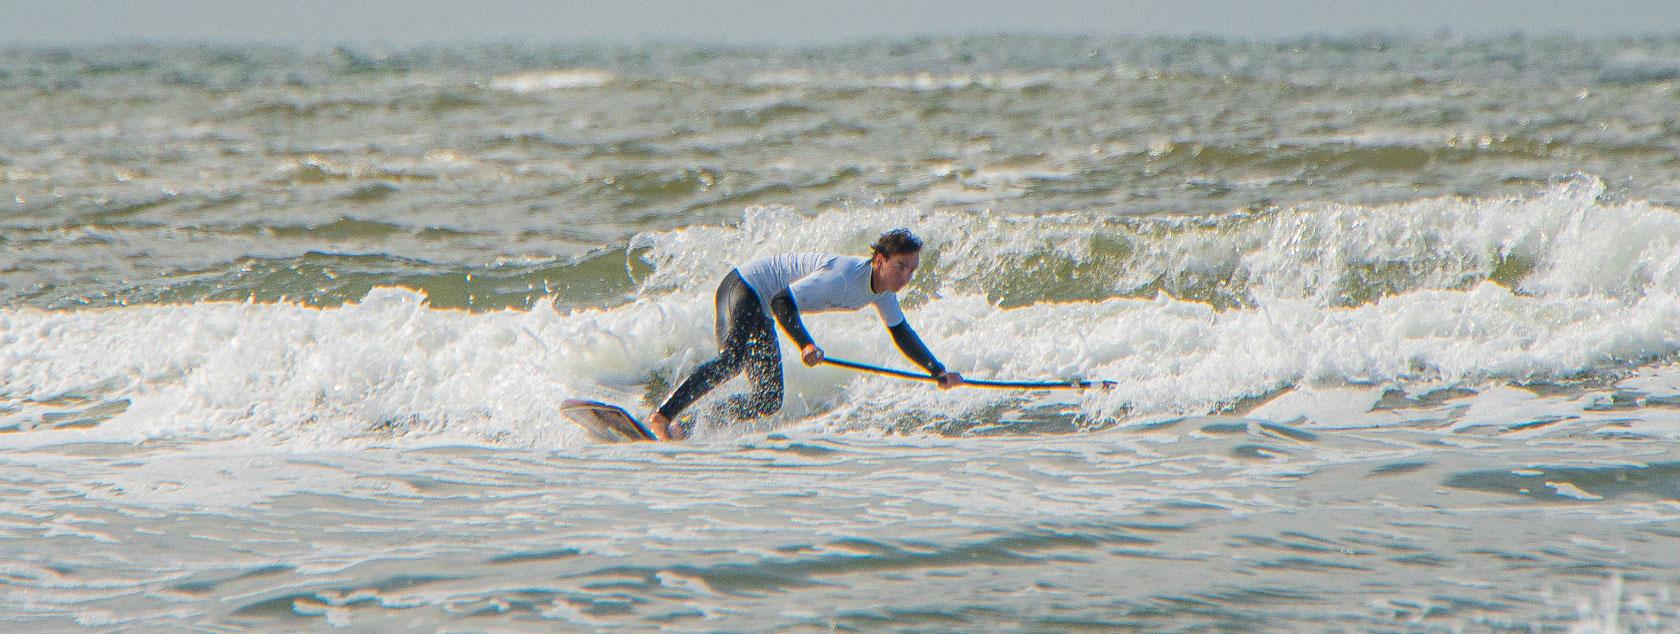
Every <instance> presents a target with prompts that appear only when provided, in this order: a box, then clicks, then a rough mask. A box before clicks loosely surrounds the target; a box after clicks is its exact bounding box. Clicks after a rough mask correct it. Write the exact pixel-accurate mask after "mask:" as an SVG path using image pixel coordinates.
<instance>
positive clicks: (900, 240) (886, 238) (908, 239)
mask: <svg viewBox="0 0 1680 634" xmlns="http://www.w3.org/2000/svg"><path fill="white" fill-rule="evenodd" d="M869 248H870V250H872V251H874V252H875V254H876V255H880V256H885V257H889V258H890V257H892V256H895V255H898V254H900V253H920V252H921V251H922V239H921V238H918V237H916V234H913V233H910V230H909V229H893V230H892V231H888V232H886V233H883V234H881V237H880V239H878V240H876V241H875V244H872V245H869Z"/></svg>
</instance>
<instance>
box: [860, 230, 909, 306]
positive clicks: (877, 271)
mask: <svg viewBox="0 0 1680 634" xmlns="http://www.w3.org/2000/svg"><path fill="white" fill-rule="evenodd" d="M870 249H871V250H873V251H874V252H875V255H874V256H873V257H871V258H870V260H869V268H870V276H869V283H870V287H871V288H873V289H874V290H875V292H877V293H881V292H890V293H897V292H899V291H901V290H903V289H904V287H905V286H907V285H909V284H910V277H911V276H912V275H915V274H916V267H917V266H920V265H921V263H922V240H921V238H917V237H916V236H915V234H912V233H910V230H909V229H893V230H892V231H888V232H886V233H883V234H881V237H880V238H879V239H877V240H876V241H875V244H873V245H870Z"/></svg>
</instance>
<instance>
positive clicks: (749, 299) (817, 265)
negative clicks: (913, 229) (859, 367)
mask: <svg viewBox="0 0 1680 634" xmlns="http://www.w3.org/2000/svg"><path fill="white" fill-rule="evenodd" d="M870 248H871V250H872V251H873V253H872V254H871V255H870V257H867V258H863V257H855V256H843V255H828V254H822V253H788V254H784V255H776V256H770V257H765V258H759V259H757V260H753V261H751V262H748V263H746V264H743V265H741V266H738V267H736V268H735V269H734V270H732V271H730V272H729V275H727V276H725V277H724V278H723V282H722V283H721V284H718V290H717V324H716V332H717V339H718V349H719V353H718V356H717V358H714V359H712V360H710V361H707V362H705V363H702V364H700V367H697V368H695V369H694V373H693V374H690V375H689V376H688V378H687V379H685V380H684V381H683V382H682V383H681V384H680V385H678V386H677V389H676V390H675V391H673V392H672V393H671V396H670V397H668V398H666V399H665V403H664V404H663V405H660V406H659V409H658V410H657V411H655V412H654V413H653V415H652V416H649V417H648V419H647V422H648V428H649V430H650V431H652V432H653V433H654V434H656V435H658V436H659V438H660V439H662V440H673V439H675V440H681V439H683V438H686V437H687V436H688V432H689V431H690V430H688V429H684V428H682V427H680V426H679V427H675V428H674V427H672V425H671V421H673V420H676V418H677V415H679V414H681V413H682V411H683V409H685V408H687V407H688V406H689V405H691V404H693V403H694V401H696V400H698V399H699V398H700V397H701V396H703V395H705V394H706V392H709V391H711V390H712V388H715V387H717V386H718V385H719V384H721V383H723V382H724V381H727V380H729V379H730V378H731V377H734V376H735V375H737V374H740V373H741V371H742V370H746V372H747V380H748V382H749V383H750V384H751V387H752V392H751V393H750V394H735V395H733V396H730V397H729V398H728V400H726V401H725V402H724V403H723V407H724V411H725V412H726V413H728V414H729V415H730V416H732V417H734V418H735V419H737V420H746V419H752V418H757V417H759V416H765V415H768V414H772V413H775V412H776V411H777V410H780V409H781V408H782V352H781V347H780V346H779V345H778V344H777V342H776V330H775V327H774V326H772V325H771V320H772V318H774V320H775V321H776V322H779V323H781V325H782V330H784V331H786V332H787V334H788V338H790V339H792V340H793V342H794V344H795V345H796V346H798V348H799V356H800V360H801V361H803V362H804V363H805V365H807V366H815V365H817V364H819V363H822V361H823V351H822V348H819V347H817V344H816V341H814V340H813V339H811V334H810V333H809V332H806V330H805V324H804V323H802V322H801V321H800V319H799V315H800V313H801V312H807V313H815V312H826V311H834V310H858V309H860V308H863V307H864V306H867V305H870V304H873V305H874V306H875V310H876V311H877V312H879V313H880V314H881V322H882V323H883V324H885V325H886V327H887V330H888V331H889V332H891V333H892V338H893V342H894V343H896V344H898V349H899V350H900V351H901V352H903V353H904V356H906V357H909V358H910V360H911V361H914V362H915V363H916V365H919V366H922V368H923V369H925V370H927V372H928V374H929V375H931V376H933V377H936V378H937V379H938V381H939V387H940V388H941V389H949V388H952V387H955V386H957V385H961V384H962V382H963V378H962V375H961V374H958V373H956V372H950V371H947V370H946V369H945V366H944V365H942V364H940V363H939V360H938V359H935V358H934V356H933V353H932V352H929V351H928V349H927V346H926V345H924V344H923V343H922V339H921V337H919V336H917V335H916V331H915V330H912V329H911V328H910V322H908V321H905V319H904V311H902V310H900V309H899V307H898V294H897V293H898V291H900V290H903V289H904V287H905V286H906V285H908V284H909V283H910V277H911V276H912V275H914V274H915V273H916V267H917V266H919V265H920V264H921V253H922V241H921V239H919V238H917V237H916V236H915V235H914V234H911V233H910V230H909V229H894V230H892V231H888V232H886V233H883V234H881V237H880V239H878V240H876V241H875V244H874V245H872V246H871V247H870ZM766 298H767V299H768V302H766V301H765V299H766Z"/></svg>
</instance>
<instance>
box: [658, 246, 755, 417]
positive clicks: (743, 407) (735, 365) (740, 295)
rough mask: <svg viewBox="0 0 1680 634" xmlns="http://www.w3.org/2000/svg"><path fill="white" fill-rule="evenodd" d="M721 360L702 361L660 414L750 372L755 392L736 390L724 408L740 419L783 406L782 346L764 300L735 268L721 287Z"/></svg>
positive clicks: (674, 413) (673, 412)
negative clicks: (777, 340)
mask: <svg viewBox="0 0 1680 634" xmlns="http://www.w3.org/2000/svg"><path fill="white" fill-rule="evenodd" d="M717 338H718V349H719V353H718V356H717V358H715V359H712V360H710V361H707V362H705V363H702V364H700V367H698V368H695V369H694V373H693V374H691V375H689V376H688V378H687V379H685V380H684V381H683V382H682V385H679V386H677V389H676V391H675V392H672V393H671V397H670V398H667V399H665V404H664V405H660V406H659V413H661V414H664V415H665V416H666V417H668V418H670V419H672V420H676V418H677V415H678V414H680V413H682V411H683V410H684V409H687V408H688V406H689V405H692V404H693V403H694V401H696V400H699V398H700V397H701V396H705V394H706V393H707V392H710V391H711V390H712V388H715V387H717V386H718V385H719V384H721V383H723V382H724V381H728V380H729V379H730V378H732V377H734V376H735V375H737V374H740V373H741V370H742V369H745V370H746V371H747V381H748V383H749V384H750V385H751V386H752V392H751V393H750V394H735V395H733V396H730V397H729V399H728V400H727V401H725V403H724V411H725V412H727V413H728V414H729V415H731V416H733V417H735V418H737V419H747V418H757V417H759V416H764V415H766V414H772V413H775V412H776V411H777V410H779V409H781V408H782V350H781V347H780V346H779V345H778V344H777V342H776V327H775V324H774V323H773V322H772V321H771V320H770V315H769V314H768V313H766V312H765V310H764V303H763V302H762V301H760V300H759V297H758V294H757V293H755V292H753V289H752V287H751V286H748V285H747V283H746V281H745V280H743V279H741V274H740V272H738V271H730V272H729V275H728V276H727V277H725V278H723V282H722V283H720V284H718V290H717Z"/></svg>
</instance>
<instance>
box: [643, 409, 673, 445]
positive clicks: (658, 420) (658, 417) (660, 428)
mask: <svg viewBox="0 0 1680 634" xmlns="http://www.w3.org/2000/svg"><path fill="white" fill-rule="evenodd" d="M647 426H648V431H651V432H653V435H654V436H655V437H656V438H658V439H660V440H670V439H671V419H669V418H666V417H665V415H664V414H661V413H659V412H654V413H653V415H652V416H649V417H648V418H647Z"/></svg>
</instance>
